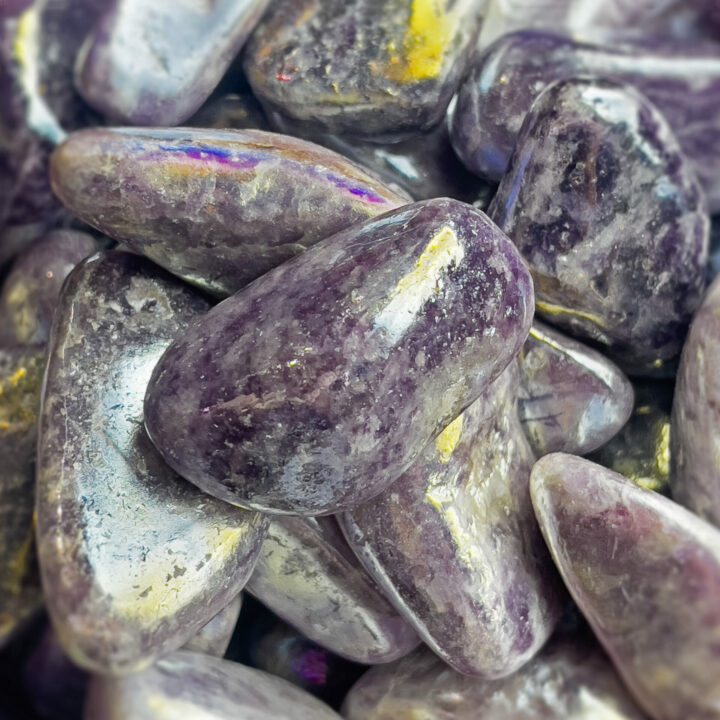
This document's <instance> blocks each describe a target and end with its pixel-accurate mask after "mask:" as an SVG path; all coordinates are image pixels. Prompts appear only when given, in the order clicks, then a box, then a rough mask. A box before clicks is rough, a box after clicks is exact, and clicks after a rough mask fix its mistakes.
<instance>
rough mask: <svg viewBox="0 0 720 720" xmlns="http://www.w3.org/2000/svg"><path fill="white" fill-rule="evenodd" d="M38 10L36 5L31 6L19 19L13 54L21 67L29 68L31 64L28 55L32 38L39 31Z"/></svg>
mask: <svg viewBox="0 0 720 720" xmlns="http://www.w3.org/2000/svg"><path fill="white" fill-rule="evenodd" d="M37 21H38V18H37V10H36V6H35V5H31V6H30V7H29V8H28V9H27V10H26V11H25V12H24V13H23V14H22V15H21V16H20V17H19V18H18V23H17V30H16V31H15V39H14V42H13V53H14V54H15V59H16V60H17V61H18V63H19V65H20V66H21V67H27V66H28V64H29V63H30V57H29V55H28V47H29V46H30V42H31V38H32V37H33V35H34V34H35V31H36V30H37Z"/></svg>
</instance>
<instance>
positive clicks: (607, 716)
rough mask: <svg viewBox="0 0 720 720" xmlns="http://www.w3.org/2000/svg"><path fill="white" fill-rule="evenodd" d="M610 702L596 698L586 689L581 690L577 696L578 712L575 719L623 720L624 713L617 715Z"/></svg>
mask: <svg viewBox="0 0 720 720" xmlns="http://www.w3.org/2000/svg"><path fill="white" fill-rule="evenodd" d="M610 702H612V701H611V700H606V699H605V698H598V697H597V696H595V695H593V693H592V692H591V691H590V690H588V689H587V688H581V689H580V693H579V695H578V703H579V705H580V712H579V713H578V715H577V717H582V718H583V720H625V718H626V717H627V716H626V715H625V713H619V712H618V711H617V709H616V708H614V707H612V705H610V704H609V703H610Z"/></svg>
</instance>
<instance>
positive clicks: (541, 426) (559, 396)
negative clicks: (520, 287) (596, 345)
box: [518, 321, 633, 455]
mask: <svg viewBox="0 0 720 720" xmlns="http://www.w3.org/2000/svg"><path fill="white" fill-rule="evenodd" d="M518 360H519V363H518V365H519V368H520V383H519V386H518V413H519V415H520V422H521V423H522V425H523V428H524V429H525V433H526V434H527V436H528V440H530V444H531V445H532V447H533V450H534V451H535V452H536V453H537V454H538V455H546V454H547V453H551V452H557V451H559V450H562V451H563V452H569V453H573V454H575V455H585V454H586V453H589V452H590V451H591V450H595V449H596V448H598V447H600V446H601V445H604V444H605V443H606V442H607V441H608V440H609V439H610V438H611V437H613V435H615V434H616V433H617V432H618V431H619V430H620V428H622V427H623V425H625V423H626V422H627V420H628V418H629V417H630V413H631V412H632V408H633V389H632V385H631V384H630V381H629V380H628V379H627V378H626V377H625V375H623V373H622V371H621V370H620V369H619V368H618V367H616V366H615V365H614V364H613V363H612V362H610V361H609V360H608V359H607V358H605V357H604V356H603V355H601V354H600V353H599V352H596V351H595V350H591V349H590V348H589V347H587V346H585V345H583V344H582V343H579V342H577V341H576V340H573V339H572V338H569V337H568V336H567V335H563V333H560V332H558V331H557V330H553V329H552V328H550V327H548V326H547V325H543V324H542V323H540V322H537V321H536V322H535V323H533V326H532V328H531V329H530V334H529V335H528V339H527V340H526V341H525V344H524V345H523V347H522V350H520V354H519V355H518Z"/></svg>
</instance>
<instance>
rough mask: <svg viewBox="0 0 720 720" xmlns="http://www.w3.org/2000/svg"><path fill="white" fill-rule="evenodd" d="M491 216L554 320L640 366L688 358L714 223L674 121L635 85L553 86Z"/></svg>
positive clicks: (531, 121)
mask: <svg viewBox="0 0 720 720" xmlns="http://www.w3.org/2000/svg"><path fill="white" fill-rule="evenodd" d="M488 213H489V215H490V217H491V218H492V219H493V220H495V222H496V223H497V224H498V226H499V227H500V229H501V230H503V231H504V232H505V233H506V234H507V235H508V237H510V238H511V239H512V240H513V241H514V242H515V244H516V245H517V247H518V249H519V250H520V252H521V253H522V255H523V257H524V258H525V259H526V261H527V262H528V264H529V266H530V271H531V273H532V275H533V280H534V284H535V293H536V300H537V309H538V313H539V314H540V315H541V316H542V317H544V318H550V319H551V320H552V321H553V323H555V324H557V325H560V326H562V327H564V328H567V329H569V330H570V331H571V332H572V333H573V334H577V335H580V336H581V337H584V338H589V339H591V340H593V341H595V342H597V343H599V344H600V345H601V346H603V347H604V348H605V349H606V350H607V352H608V354H610V355H611V357H614V358H616V359H617V360H618V361H620V362H622V363H623V364H624V365H625V366H626V367H627V368H628V369H629V370H631V371H633V372H639V373H643V372H647V370H648V369H652V368H653V367H654V366H655V365H657V364H662V361H664V360H667V359H668V358H672V357H674V356H675V355H677V354H679V352H680V349H681V348H682V343H683V340H684V338H685V334H686V332H687V326H688V324H689V322H690V319H691V317H692V313H693V312H694V310H695V309H696V308H697V306H698V304H699V303H700V300H701V298H702V293H703V290H704V285H705V266H706V263H707V255H708V235H709V219H708V216H707V213H706V210H705V202H704V198H703V195H702V191H701V189H700V187H699V186H698V184H697V181H696V180H695V178H694V175H693V173H692V170H691V169H690V168H689V167H688V165H687V163H686V162H685V160H684V158H683V157H682V155H681V152H680V149H679V147H678V145H677V142H676V141H675V139H674V137H673V135H672V132H671V131H670V129H669V127H668V126H667V123H666V122H665V120H664V119H663V117H662V116H661V115H660V114H659V113H658V111H657V110H656V109H655V108H654V107H652V106H651V105H650V104H648V102H647V101H646V100H644V99H643V98H642V96H640V95H639V94H638V93H637V92H635V91H634V90H633V89H632V88H630V87H629V86H627V85H618V84H616V83H614V82H611V81H605V80H591V79H573V80H568V81H561V82H558V83H555V84H553V85H552V86H550V87H548V88H547V89H546V91H545V92H544V93H542V95H540V96H539V97H538V98H537V100H536V101H535V102H534V103H533V106H532V108H531V110H530V112H529V113H528V114H527V116H526V117H525V121H524V123H523V126H522V128H521V130H520V133H519V135H518V144H517V147H516V149H515V152H514V153H513V156H512V159H511V161H510V167H509V169H508V172H507V174H506V175H505V177H504V178H503V180H502V182H501V184H500V187H499V188H498V192H497V195H496V196H495V198H494V199H493V202H492V204H491V206H490V210H489V211H488Z"/></svg>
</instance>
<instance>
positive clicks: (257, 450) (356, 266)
mask: <svg viewBox="0 0 720 720" xmlns="http://www.w3.org/2000/svg"><path fill="white" fill-rule="evenodd" d="M532 312H533V291H532V286H531V279H530V276H529V274H528V272H527V270H526V268H525V265H524V263H523V261H522V259H521V258H520V256H519V255H518V253H517V250H516V249H515V248H514V246H513V245H512V243H511V242H510V241H509V240H508V239H507V238H506V237H505V236H504V235H503V234H502V233H501V232H500V231H499V230H498V229H497V228H496V227H495V225H493V224H492V223H491V222H490V221H489V220H488V218H487V216H485V215H484V214H483V213H482V212H480V211H479V210H475V209H474V208H472V207H471V206H469V205H465V204H464V203H460V202H457V201H454V200H448V199H437V200H428V201H425V202H421V203H415V204H413V205H408V206H406V207H404V208H400V209H398V210H395V211H393V212H391V213H387V214H385V215H383V216H381V217H379V218H377V219H374V220H369V221H367V222H365V223H363V224H361V225H356V226H355V227H352V228H348V229H347V230H345V231H343V232H341V233H338V234H337V235H335V236H333V237H331V238H328V239H327V240H325V241H324V242H322V243H319V244H318V245H315V246H314V247H313V248H311V249H310V250H308V251H307V252H305V253H303V254H302V255H300V256H298V257H296V258H294V259H293V260H292V261H291V262H288V263H285V264H284V265H281V266H280V267H278V268H275V269H274V270H272V271H271V272H269V273H268V274H267V275H265V276H264V277H263V278H260V279H258V280H257V281H256V282H254V283H253V284H252V285H251V286H249V287H247V288H245V289H244V290H242V291H241V292H239V293H237V294H236V295H234V296H233V297H231V298H229V299H227V300H226V301H224V302H222V303H220V304H219V305H217V306H216V307H215V308H213V309H212V310H211V311H210V312H209V313H208V314H207V315H206V316H204V317H203V318H202V319H201V320H199V321H198V322H196V323H194V324H193V325H192V326H191V327H190V328H189V329H188V330H187V331H186V332H185V333H183V335H182V337H180V338H178V340H177V341H176V342H175V343H174V344H173V345H172V346H171V347H170V348H169V349H168V351H167V352H166V353H165V355H164V356H163V357H162V359H161V360H160V362H159V363H158V365H157V367H156V368H155V371H154V372H153V376H152V379H151V381H150V385H149V387H148V392H147V396H146V399H145V422H146V426H147V428H148V431H149V433H150V436H151V438H152V440H153V442H154V443H155V445H156V446H157V447H158V448H159V450H160V451H161V453H162V454H163V456H164V457H165V459H166V460H167V462H169V463H170V465H171V466H173V467H174V468H175V469H176V470H177V471H178V472H179V473H180V474H181V475H182V476H183V477H186V478H187V479H189V480H191V481H192V482H194V483H195V484H196V485H198V486H199V487H201V488H202V489H204V490H206V491H208V492H210V493H211V494H214V495H216V496H217V497H220V498H221V499H223V500H226V501H228V502H232V503H237V504H239V505H242V506H244V507H253V508H257V509H262V510H266V511H268V512H274V513H291V514H301V515H302V514H305V515H322V514H330V513H333V512H338V511H339V510H341V509H345V508H349V507H352V506H353V505H357V504H359V503H361V502H364V501H366V500H369V499H370V498H371V497H373V496H374V495H377V494H378V493H380V492H382V490H384V489H385V488H386V487H387V486H388V485H389V484H390V483H391V482H393V480H395V479H397V478H398V477H399V476H400V475H401V474H402V473H403V472H404V471H405V470H406V469H407V468H408V467H409V466H410V465H411V464H412V462H413V461H414V460H415V459H416V457H417V456H418V455H419V454H420V453H421V452H422V449H423V448H424V447H425V445H426V444H427V443H428V442H429V441H430V440H431V439H432V438H433V437H434V436H435V435H437V434H438V433H439V432H440V431H441V430H442V429H443V428H444V427H445V426H446V425H447V424H448V423H449V422H451V421H452V420H453V419H454V418H455V417H457V415H458V414H459V413H460V412H461V411H462V410H463V409H464V408H465V407H467V406H468V405H469V404H470V403H471V402H472V401H473V400H475V399H476V398H477V397H478V396H479V395H480V393H481V392H482V391H483V390H484V388H485V387H486V385H487V384H488V383H489V382H490V381H491V380H492V379H493V378H494V377H495V376H496V375H497V374H498V373H499V372H500V371H501V370H502V369H503V368H504V367H505V365H507V363H508V362H509V360H510V358H511V357H512V356H513V355H514V354H515V353H516V352H517V350H518V349H519V348H520V345H521V344H522V342H523V341H524V340H525V337H526V335H527V331H528V328H529V326H530V320H531V318H532Z"/></svg>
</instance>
